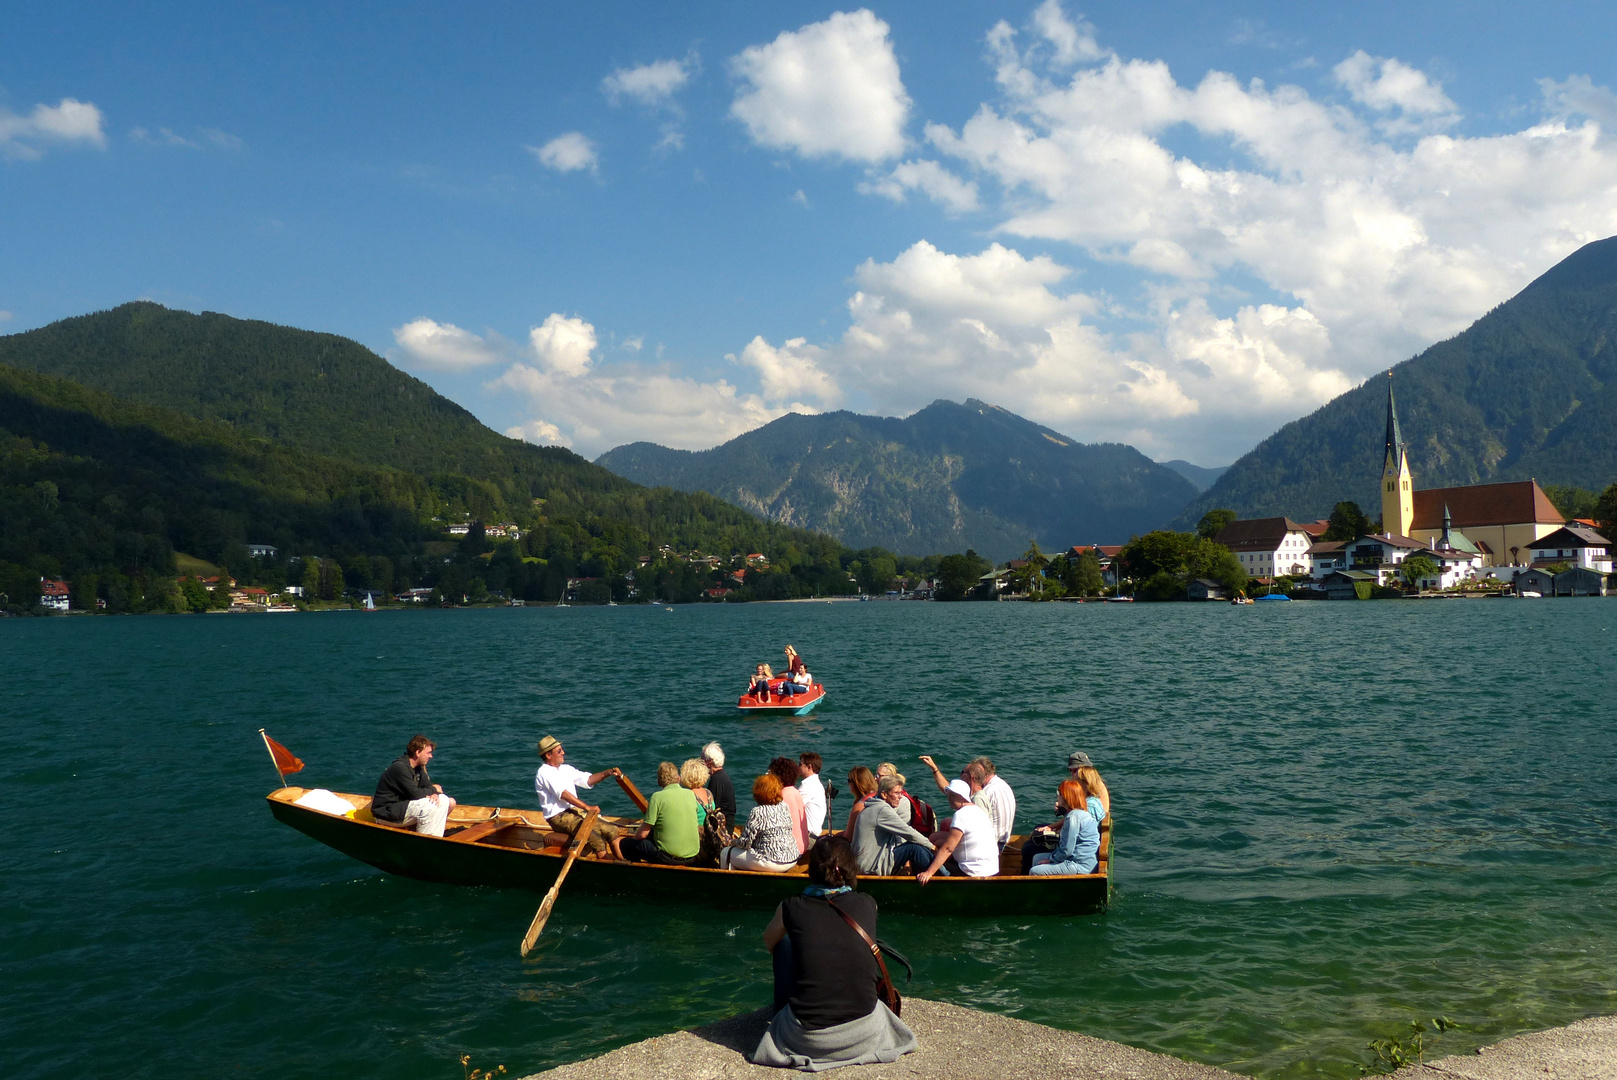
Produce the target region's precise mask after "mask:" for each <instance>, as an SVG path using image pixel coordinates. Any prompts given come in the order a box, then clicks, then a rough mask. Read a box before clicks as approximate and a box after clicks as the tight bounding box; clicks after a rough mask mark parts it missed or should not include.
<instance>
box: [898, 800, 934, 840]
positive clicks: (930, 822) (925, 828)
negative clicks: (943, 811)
mask: <svg viewBox="0 0 1617 1080" xmlns="http://www.w3.org/2000/svg"><path fill="white" fill-rule="evenodd" d="M904 797H905V798H906V799H908V800H909V801H910V828H912V829H914V830H915V831H916V832H918V833H924V834H925V835H927V836H931V835H932V834H933V833H935V832H937V831H938V815H936V814H934V813H933V812H932V807H930V806H928V805H927V804H926V803H924V802H922V801H921V800H920V799H917V798H916V797H915V796H914V795H911V794H910V793H909V792H907V791H906V792H905V793H904Z"/></svg>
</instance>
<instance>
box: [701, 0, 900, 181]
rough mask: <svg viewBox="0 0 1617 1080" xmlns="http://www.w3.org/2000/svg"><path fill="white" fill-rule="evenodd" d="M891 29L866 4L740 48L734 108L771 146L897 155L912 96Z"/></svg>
mask: <svg viewBox="0 0 1617 1080" xmlns="http://www.w3.org/2000/svg"><path fill="white" fill-rule="evenodd" d="M887 33H888V26H887V24H886V23H885V22H883V21H882V20H880V19H878V18H877V17H876V16H875V15H873V14H872V13H871V12H870V11H868V10H866V9H860V10H859V11H854V12H837V13H836V14H834V15H832V16H831V17H830V18H829V19H827V20H825V21H824V22H818V23H811V24H809V25H808V26H804V27H802V28H800V29H798V30H795V31H786V32H784V33H782V34H781V35H780V36H779V37H777V38H775V40H774V41H772V42H770V43H769V44H767V45H753V46H751V47H749V48H747V49H744V50H742V52H741V53H740V54H738V55H737V56H735V57H733V58H732V59H731V60H730V72H731V74H732V75H734V76H735V78H736V79H737V80H738V81H739V82H740V83H741V86H740V88H739V89H738V91H737V93H736V97H735V101H734V102H733V103H732V104H731V106H730V113H731V115H732V116H734V117H735V118H736V119H738V120H740V121H741V122H742V123H743V124H744V125H745V126H746V128H747V132H748V134H750V135H751V136H752V138H753V140H754V141H755V142H757V143H758V144H759V145H760V146H766V147H769V148H771V149H776V150H791V151H795V152H796V153H798V154H801V155H802V156H804V157H807V158H843V159H845V160H848V161H861V162H870V163H875V162H880V161H885V160H887V159H889V158H894V157H897V156H898V155H899V154H901V153H903V151H904V125H905V123H906V121H907V120H908V118H909V112H910V97H909V94H908V93H906V92H905V90H904V83H903V80H902V79H901V78H900V75H899V69H898V58H897V57H896V56H894V55H893V45H892V42H891V41H889V40H888V37H887Z"/></svg>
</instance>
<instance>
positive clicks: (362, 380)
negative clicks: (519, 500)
mask: <svg viewBox="0 0 1617 1080" xmlns="http://www.w3.org/2000/svg"><path fill="white" fill-rule="evenodd" d="M0 364H9V365H11V366H13V367H19V368H24V369H26V370H29V371H38V372H41V373H42V374H46V375H55V376H58V377H60V378H64V379H71V380H73V381H74V382H76V383H81V384H83V385H85V386H89V387H93V388H95V389H97V390H104V391H106V392H107V393H109V394H112V395H114V396H116V397H119V398H122V399H124V400H126V401H138V402H142V403H144V404H147V405H157V406H160V407H162V408H166V409H173V410H175V411H177V412H182V413H185V414H186V415H187V416H193V417H196V418H197V419H200V420H215V421H219V422H221V423H226V424H229V425H230V426H232V427H234V428H236V429H237V430H238V431H242V432H246V433H249V434H253V435H260V436H263V437H265V438H268V439H273V440H275V441H276V442H279V443H282V444H284V445H288V446H297V447H300V448H302V449H306V450H311V451H313V452H315V453H317V454H325V455H328V456H331V457H337V458H342V459H344V460H347V461H353V462H358V463H361V464H366V465H382V466H391V467H393V468H397V469H404V470H406V471H409V472H414V473H432V472H455V473H462V474H464V475H466V476H471V477H476V478H489V479H493V478H499V479H500V480H504V479H505V478H507V477H509V476H511V475H512V474H513V472H514V473H516V474H518V475H519V476H520V477H521V478H522V479H524V480H527V481H529V482H538V483H541V484H546V485H551V484H560V483H566V484H574V485H581V486H583V487H584V488H588V489H594V490H599V491H610V490H613V489H615V488H619V489H620V488H622V487H623V484H622V481H620V480H618V479H617V478H616V477H614V476H611V475H609V474H607V473H605V472H604V471H602V470H598V469H595V468H593V467H592V466H590V465H589V463H588V462H586V461H585V460H584V459H583V458H581V457H579V456H578V455H577V454H574V453H572V452H571V451H569V450H564V449H560V448H555V447H550V448H541V447H537V446H531V445H528V444H526V443H523V442H521V441H519V440H516V439H509V438H506V437H505V436H504V435H500V434H498V433H497V432H494V431H491V430H490V429H488V428H486V427H484V426H483V425H482V424H481V423H479V422H478V420H477V418H476V417H474V416H473V415H472V414H471V413H469V412H467V411H466V410H465V409H463V408H461V407H460V406H459V405H456V404H455V403H454V402H453V401H450V400H449V399H448V398H446V397H443V396H442V395H440V394H438V393H437V392H436V391H434V390H433V389H432V387H430V386H428V385H427V384H426V383H424V382H422V381H421V380H419V379H416V378H413V377H411V376H409V375H406V374H405V373H404V372H402V371H400V370H398V369H397V368H395V367H394V366H393V365H391V364H389V363H388V362H387V361H386V360H384V359H382V358H381V357H380V356H377V355H376V354H375V353H373V352H371V351H370V350H369V349H367V348H365V347H364V346H363V345H360V344H359V343H358V342H355V341H350V340H349V339H347V338H342V337H337V336H336V335H335V334H322V333H316V332H314V331H310V330H298V329H295V328H293V327H287V326H277V325H275V324H274V323H267V322H260V321H257V320H250V319H237V318H233V317H231V316H229V315H219V314H216V313H214V312H205V313H203V314H201V315H193V314H191V313H190V312H186V311H173V310H170V309H169V308H165V307H163V306H162V305H160V304H153V303H149V302H146V301H137V302H134V303H128V304H122V305H120V306H118V307H115V308H113V309H112V310H110V311H99V312H96V313H94V314H91V315H81V316H78V317H75V318H71V319H63V320H61V321H60V322H55V323H52V324H50V325H49V326H43V327H40V328H39V329H38V330H30V331H28V332H27V333H22V334H11V335H9V336H6V337H0Z"/></svg>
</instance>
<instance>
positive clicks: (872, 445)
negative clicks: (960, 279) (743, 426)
mask: <svg viewBox="0 0 1617 1080" xmlns="http://www.w3.org/2000/svg"><path fill="white" fill-rule="evenodd" d="M597 464H600V465H604V466H606V467H607V468H609V469H611V470H612V471H614V472H616V473H619V474H620V475H623V476H626V477H628V478H629V479H631V480H635V481H637V482H639V483H644V484H666V485H668V486H671V487H676V488H680V489H682V490H685V491H707V492H711V493H713V494H715V495H718V496H720V497H721V498H724V499H727V500H729V501H730V502H733V503H735V504H736V505H738V506H743V507H746V508H747V509H749V510H753V511H755V512H757V513H759V514H762V515H765V516H767V517H769V518H771V519H773V520H775V521H780V522H785V523H789V524H792V525H799V526H802V527H804V528H811V529H818V530H823V531H825V532H829V533H831V534H832V535H833V536H835V537H837V538H838V539H840V540H841V541H842V542H843V543H845V544H848V545H850V546H852V547H867V546H881V547H886V548H891V549H892V550H894V551H898V552H901V553H906V554H929V553H933V552H946V551H960V550H963V549H965V548H975V549H976V550H977V551H978V552H980V553H982V554H984V555H987V556H989V557H991V558H995V559H1007V558H1011V557H1013V556H1015V555H1018V554H1020V553H1021V552H1022V551H1023V550H1024V549H1025V548H1026V547H1027V543H1028V540H1029V539H1030V538H1033V539H1037V540H1038V542H1039V544H1040V545H1041V546H1043V547H1045V548H1046V549H1054V548H1064V547H1067V546H1068V545H1071V544H1078V543H1121V542H1122V541H1124V540H1126V539H1128V537H1129V536H1130V535H1132V534H1134V533H1137V532H1144V531H1147V530H1149V529H1153V528H1157V527H1158V526H1160V525H1162V524H1163V523H1164V522H1165V521H1167V520H1168V519H1169V518H1170V517H1172V516H1173V515H1174V514H1175V513H1177V512H1178V511H1179V510H1180V509H1181V508H1182V507H1183V506H1184V505H1185V504H1186V503H1187V502H1189V501H1190V500H1191V499H1192V498H1194V497H1195V495H1196V488H1195V487H1194V486H1193V485H1192V484H1191V483H1190V482H1189V481H1188V480H1186V479H1185V478H1184V477H1182V476H1180V475H1179V474H1178V473H1176V472H1174V471H1173V470H1171V469H1168V468H1165V467H1163V466H1161V465H1158V464H1156V463H1154V462H1152V461H1151V460H1150V459H1149V458H1147V457H1145V455H1143V454H1141V453H1139V452H1138V451H1137V450H1135V449H1133V448H1132V447H1129V446H1124V445H1122V444H1119V443H1100V444H1094V445H1084V444H1082V443H1078V442H1076V441H1074V440H1073V439H1071V438H1070V437H1069V436H1066V435H1062V434H1060V433H1058V432H1055V431H1052V430H1050V429H1049V428H1045V427H1041V426H1040V425H1038V424H1035V423H1033V422H1031V421H1029V420H1025V419H1023V418H1022V417H1020V416H1017V415H1016V414H1014V413H1011V412H1007V411H1006V410H1004V409H1001V408H999V407H997V406H994V405H988V404H985V403H984V402H981V401H975V400H971V401H967V402H966V403H965V404H963V405H961V404H956V403H954V402H952V401H937V402H934V403H933V404H931V405H929V406H928V407H926V408H925V409H922V410H921V411H920V412H918V413H916V414H914V415H913V416H910V417H907V418H905V419H896V418H891V417H878V416H860V415H858V414H855V413H851V412H835V413H827V414H823V415H818V416H802V415H797V414H792V415H788V416H783V417H781V418H780V419H778V420H775V421H773V422H772V423H769V424H766V425H764V426H763V427H761V428H759V429H757V430H755V431H750V432H748V433H747V434H745V435H741V436H738V437H737V438H735V439H732V440H730V441H729V442H727V443H725V444H723V445H722V446H718V447H714V448H713V449H711V450H703V451H698V452H692V451H687V450H670V449H668V448H666V447H662V446H657V445H655V444H652V443H632V444H630V445H627V446H620V447H618V448H616V449H614V450H610V451H608V452H607V453H606V454H603V455H602V456H601V457H600V458H599V459H597Z"/></svg>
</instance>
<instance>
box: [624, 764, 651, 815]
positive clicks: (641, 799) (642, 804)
mask: <svg viewBox="0 0 1617 1080" xmlns="http://www.w3.org/2000/svg"><path fill="white" fill-rule="evenodd" d="M618 786H619V787H621V788H622V789H623V793H624V794H625V795H627V796H629V798H630V799H633V800H634V804H635V805H636V806H638V807H639V808H640V812H641V813H642V814H644V813H645V812H646V806H647V805H648V804H647V803H646V797H645V796H644V795H642V794H640V789H639V788H637V787H635V786H634V781H633V780H630V779H629V778H628V777H627V776H624V775H623V774H622V773H618Z"/></svg>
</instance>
